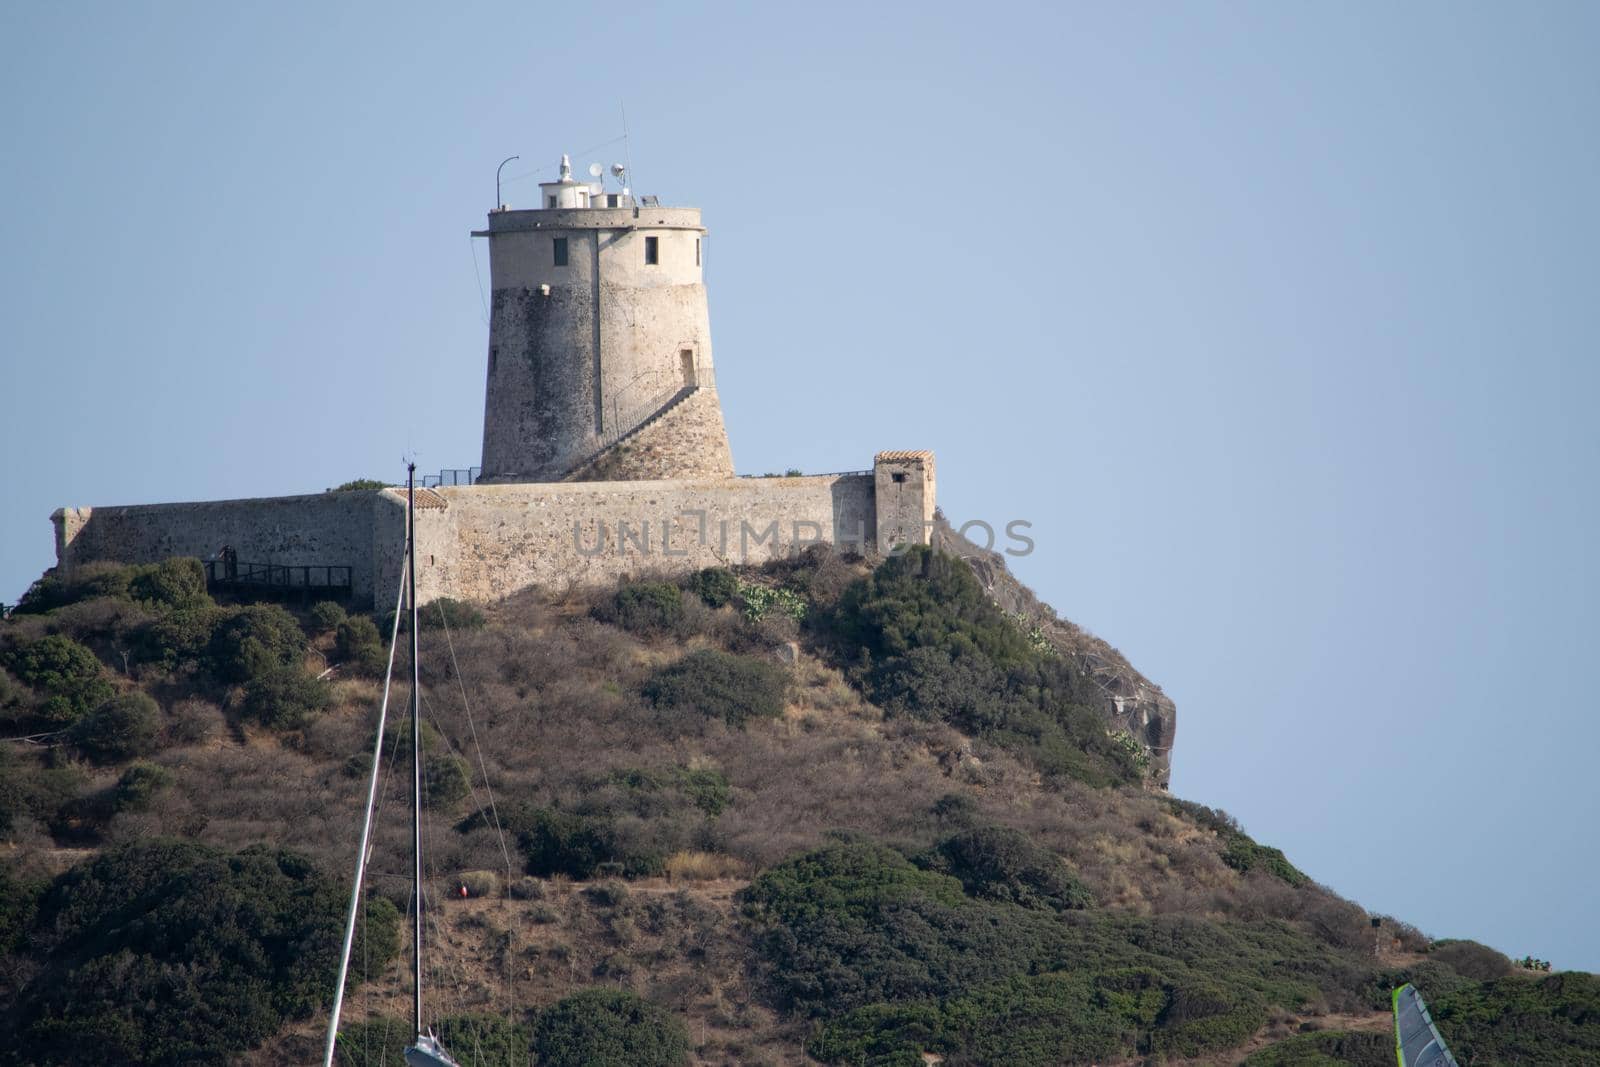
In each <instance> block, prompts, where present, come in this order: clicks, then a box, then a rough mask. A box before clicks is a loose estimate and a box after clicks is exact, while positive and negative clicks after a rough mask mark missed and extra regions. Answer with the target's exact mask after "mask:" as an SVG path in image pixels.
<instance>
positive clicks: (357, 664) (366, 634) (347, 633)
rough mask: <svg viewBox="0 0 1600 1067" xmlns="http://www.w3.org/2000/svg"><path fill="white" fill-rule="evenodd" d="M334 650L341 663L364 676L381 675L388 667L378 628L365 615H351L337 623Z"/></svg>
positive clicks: (386, 650)
mask: <svg viewBox="0 0 1600 1067" xmlns="http://www.w3.org/2000/svg"><path fill="white" fill-rule="evenodd" d="M334 649H335V650H336V651H337V652H338V654H339V659H340V660H341V661H343V662H344V663H346V664H348V665H350V666H352V667H354V668H355V669H356V670H358V671H361V672H363V673H366V674H381V673H383V670H384V668H385V667H386V666H388V662H389V653H388V649H386V648H385V647H384V644H383V638H382V637H381V636H380V635H379V634H378V627H377V626H376V625H374V624H373V621H372V620H371V619H369V618H367V617H366V616H365V615H352V616H350V617H349V618H346V619H343V620H341V621H340V622H339V623H338V628H337V629H336V630H335V632H334Z"/></svg>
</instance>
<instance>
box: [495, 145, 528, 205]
mask: <svg viewBox="0 0 1600 1067" xmlns="http://www.w3.org/2000/svg"><path fill="white" fill-rule="evenodd" d="M521 158H522V157H521V156H507V157H506V158H504V159H502V160H501V161H500V165H499V166H498V167H496V168H495V169H494V209H495V210H496V211H499V210H500V209H501V208H502V207H504V206H505V201H503V200H501V199H500V172H501V171H503V170H505V169H506V164H507V163H510V162H511V161H512V160H513V159H521Z"/></svg>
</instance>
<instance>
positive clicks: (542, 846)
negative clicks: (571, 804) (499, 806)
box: [506, 808, 666, 879]
mask: <svg viewBox="0 0 1600 1067" xmlns="http://www.w3.org/2000/svg"><path fill="white" fill-rule="evenodd" d="M506 821H507V824H508V825H509V826H510V827H511V829H512V830H514V831H515V832H516V834H517V844H518V845H519V847H520V848H521V849H522V853H523V856H524V857H525V858H526V860H527V871H528V873H529V874H532V875H537V876H538V877H540V878H549V877H550V876H552V875H557V874H560V875H565V876H567V877H568V878H580V879H582V878H593V877H595V876H596V875H598V874H607V873H616V874H624V875H627V876H628V877H630V878H641V877H647V876H650V875H658V874H660V873H662V871H664V870H665V869H666V855H665V854H664V853H663V851H661V850H660V849H657V848H648V847H647V848H643V849H638V850H630V849H627V848H625V847H624V845H623V843H622V842H621V841H619V840H618V837H617V833H616V829H615V826H614V825H613V823H612V820H611V819H609V818H606V817H604V816H591V815H578V814H574V813H572V812H563V811H556V810H554V809H551V808H534V809H531V810H525V811H521V812H513V813H511V814H510V815H508V817H507V819H506Z"/></svg>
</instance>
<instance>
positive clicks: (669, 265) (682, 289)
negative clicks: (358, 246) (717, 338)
mask: <svg viewBox="0 0 1600 1067" xmlns="http://www.w3.org/2000/svg"><path fill="white" fill-rule="evenodd" d="M540 195H541V201H540V203H541V206H540V207H538V208H535V209H532V210H516V211H514V210H509V209H503V210H498V211H494V212H492V213H491V214H490V215H489V224H488V228H487V229H486V230H481V231H476V232H475V234H474V236H481V237H487V238H488V239H489V273H490V279H491V281H490V286H491V289H492V291H493V297H492V303H491V310H490V322H489V360H488V375H487V384H486V388H485V400H484V420H483V480H484V481H487V482H545V481H558V480H561V479H563V478H565V477H568V476H569V475H572V474H574V473H575V472H577V471H579V470H580V469H584V468H592V467H594V465H595V464H596V461H597V460H599V459H601V457H602V455H603V454H605V453H607V451H608V450H610V449H613V448H615V449H619V450H621V449H622V446H623V444H624V443H625V442H626V441H628V439H629V438H631V437H633V436H635V435H639V434H641V433H643V432H645V431H646V429H648V433H649V436H650V438H651V439H652V441H653V442H655V443H656V444H657V445H658V446H659V445H660V444H661V443H662V442H666V443H667V444H668V445H669V447H654V448H652V449H651V450H650V451H649V452H648V456H647V457H646V456H641V455H635V456H634V457H633V459H632V461H631V462H629V463H613V464H610V465H609V469H610V471H611V473H609V474H608V475H607V476H608V477H613V478H624V479H641V478H688V477H728V476H731V475H732V473H733V460H732V456H731V454H730V452H729V449H728V437H727V432H726V430H725V429H724V428H723V423H722V408H721V403H720V401H719V400H718V398H717V393H716V377H715V373H714V369H713V365H712V360H711V321H710V313H709V311H708V309H707V305H706V289H705V281H704V274H703V270H704V261H705V234H706V230H705V227H704V226H702V225H701V222H700V212H699V210H698V209H697V208H683V207H661V206H659V205H657V204H655V203H654V202H653V200H654V198H651V197H645V198H642V199H641V198H637V197H634V196H632V195H631V194H629V193H627V192H622V193H615V192H607V191H606V190H605V188H604V186H602V185H600V184H598V183H593V184H591V183H584V182H578V181H574V180H573V179H572V176H571V167H570V165H569V164H568V162H567V159H566V157H562V168H561V178H560V180H558V181H555V182H546V183H544V184H542V185H541V186H540ZM680 427H681V429H682V430H683V432H682V433H679V432H678V431H679V429H680ZM690 437H692V439H693V442H694V443H693V445H692V446H688V445H686V444H685V442H686V440H687V439H688V438H690ZM674 441H678V442H679V445H680V447H670V445H671V443H672V442H674ZM648 457H654V458H648Z"/></svg>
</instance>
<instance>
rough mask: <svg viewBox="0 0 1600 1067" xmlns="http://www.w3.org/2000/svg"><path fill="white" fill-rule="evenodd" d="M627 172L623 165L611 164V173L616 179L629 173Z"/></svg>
mask: <svg viewBox="0 0 1600 1067" xmlns="http://www.w3.org/2000/svg"><path fill="white" fill-rule="evenodd" d="M627 170H628V168H627V167H624V166H623V165H622V164H621V163H613V164H611V173H612V174H613V175H615V176H616V177H618V178H620V177H622V176H623V174H625V173H627Z"/></svg>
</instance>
